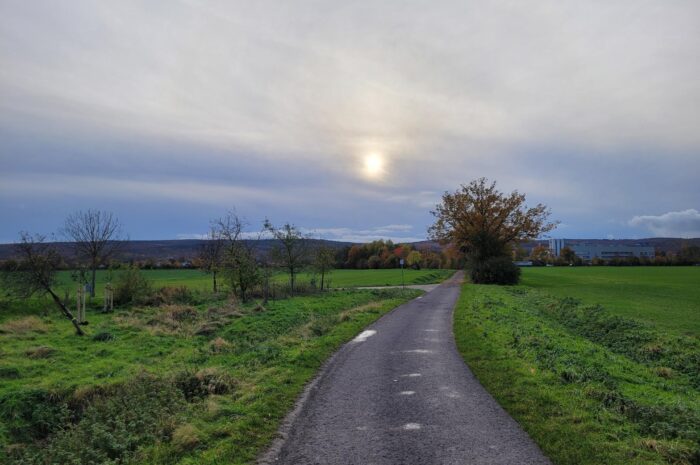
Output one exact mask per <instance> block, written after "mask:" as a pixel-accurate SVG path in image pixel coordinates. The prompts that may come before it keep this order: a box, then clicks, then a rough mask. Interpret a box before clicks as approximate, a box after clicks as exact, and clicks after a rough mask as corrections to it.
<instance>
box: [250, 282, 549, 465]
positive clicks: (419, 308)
mask: <svg viewBox="0 0 700 465" xmlns="http://www.w3.org/2000/svg"><path fill="white" fill-rule="evenodd" d="M461 278H462V275H461V274H459V273H458V274H457V275H455V276H454V277H453V278H451V279H450V280H448V281H446V282H445V283H443V284H441V285H440V286H438V287H437V288H436V289H435V290H433V291H431V292H429V293H427V294H425V295H424V296H422V297H419V298H418V299H415V300H413V301H411V302H408V303H406V304H404V305H402V306H400V307H398V308H396V309H395V310H394V311H393V312H391V313H390V314H388V315H386V316H384V317H383V318H381V319H380V320H378V321H377V322H376V323H374V324H373V325H371V326H369V327H368V328H367V329H366V330H365V331H364V332H362V333H361V334H360V335H358V337H356V338H355V340H353V341H352V342H350V343H348V344H346V345H345V346H343V347H342V348H341V349H340V350H339V351H338V352H337V353H336V354H335V355H334V356H333V358H332V359H331V360H330V361H329V362H328V364H327V365H326V366H325V368H324V370H323V371H322V372H321V374H320V375H319V377H318V378H317V379H316V380H315V381H314V383H312V384H311V385H310V386H309V388H308V389H307V392H306V393H305V394H304V396H303V397H302V400H301V401H300V405H299V406H298V408H297V410H296V411H295V412H293V413H292V414H291V416H290V418H289V419H288V422H287V426H286V427H283V428H282V431H281V433H282V434H281V439H279V440H278V441H277V442H276V444H274V445H273V447H272V448H271V449H270V451H268V453H267V454H266V456H265V457H263V458H262V459H261V461H260V462H261V463H277V464H305V465H306V464H324V465H326V464H358V465H359V464H362V465H372V464H376V465H380V464H381V465H384V464H386V465H388V464H392V465H396V464H406V465H410V464H415V465H430V464H513V465H516V464H517V465H524V464H528V465H536V464H550V462H549V460H548V459H547V458H546V457H544V455H543V454H542V452H540V450H539V448H538V447H537V446H536V445H535V443H534V442H533V441H532V440H531V439H530V438H529V437H528V435H527V434H526V433H525V432H524V431H523V430H522V429H521V428H520V426H519V425H518V424H517V423H516V422H515V421H514V420H513V419H512V418H511V417H510V416H509V415H508V414H507V413H506V412H505V411H504V410H503V409H502V408H501V407H500V406H499V405H498V404H497V403H496V401H495V400H494V399H493V398H492V397H491V396H490V395H489V394H488V393H487V392H486V391H485V390H484V388H483V387H482V386H481V384H479V382H478V381H477V380H476V378H475V377H474V375H473V374H472V373H471V371H470V370H469V368H468V367H467V366H466V365H465V364H464V362H463V360H462V357H461V356H460V354H459V353H458V352H457V348H456V346H455V343H454V338H453V336H452V310H453V308H454V305H455V302H456V301H457V298H458V297H459V290H460V284H459V283H460V281H461Z"/></svg>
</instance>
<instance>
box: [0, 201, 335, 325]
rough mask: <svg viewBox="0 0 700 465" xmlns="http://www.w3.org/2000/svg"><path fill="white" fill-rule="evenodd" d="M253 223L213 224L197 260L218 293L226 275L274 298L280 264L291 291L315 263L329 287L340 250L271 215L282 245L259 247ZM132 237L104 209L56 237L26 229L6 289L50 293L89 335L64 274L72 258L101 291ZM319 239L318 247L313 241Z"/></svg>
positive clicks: (234, 288) (234, 219)
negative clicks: (66, 291) (100, 278)
mask: <svg viewBox="0 0 700 465" xmlns="http://www.w3.org/2000/svg"><path fill="white" fill-rule="evenodd" d="M245 226H246V224H245V221H244V220H243V219H241V218H240V217H239V216H238V215H236V214H235V213H234V212H230V213H228V214H227V215H226V216H224V217H222V218H218V219H216V220H214V221H212V222H211V228H210V232H209V235H208V238H207V240H206V241H204V242H203V245H202V247H201V250H200V253H199V256H198V257H197V260H196V263H197V265H198V266H199V267H200V268H201V269H202V270H203V271H205V272H207V273H209V274H210V275H211V277H212V288H213V289H212V290H213V291H214V292H220V291H221V281H223V282H224V283H225V284H226V290H227V291H229V292H231V293H232V294H234V295H235V296H236V297H238V298H240V299H242V300H244V301H245V300H247V299H248V297H249V292H250V290H251V289H252V288H253V287H255V286H259V287H262V290H263V296H264V299H265V301H267V298H268V294H269V289H270V278H271V276H272V274H273V273H274V271H275V270H278V269H280V268H281V269H284V270H285V271H286V272H287V274H288V276H289V287H288V292H289V294H291V295H294V293H295V292H296V290H297V276H298V274H299V272H301V271H302V270H305V269H308V268H310V269H312V270H313V271H314V273H315V274H317V275H318V276H319V287H320V290H323V289H324V288H326V287H327V286H328V281H327V276H328V273H330V270H331V269H332V268H333V266H334V264H335V251H334V250H332V249H330V248H328V247H327V246H326V245H324V244H323V243H322V242H319V241H312V240H311V237H310V236H308V235H306V234H304V233H303V232H302V231H301V230H300V229H299V228H297V227H296V226H294V225H292V224H290V223H285V224H283V225H281V226H276V225H274V224H272V223H271V222H270V221H269V220H265V222H264V224H263V227H262V230H261V232H260V237H263V236H264V237H267V238H272V239H274V241H275V247H273V248H272V250H271V251H270V253H264V254H261V253H257V252H256V250H255V248H254V244H253V242H251V241H250V240H248V239H249V234H246V233H244V227H245ZM59 238H61V239H63V240H66V241H69V243H70V246H71V247H70V253H69V256H64V255H63V254H61V253H60V251H59V248H58V247H57V244H56V240H57V239H59ZM127 240H128V239H127V238H126V237H125V236H124V234H123V231H122V226H121V223H120V222H119V220H118V219H117V218H116V217H115V216H114V215H113V214H112V213H109V212H103V211H97V210H87V211H80V212H77V213H74V214H71V215H69V216H68V217H67V218H66V220H65V223H64V225H63V227H62V228H61V229H60V230H59V231H58V233H57V234H55V235H53V236H50V237H47V236H44V235H40V234H30V233H28V232H21V233H20V237H19V241H18V242H17V243H16V244H15V252H16V254H15V255H16V257H17V259H16V260H14V259H13V260H9V261H7V262H6V263H5V266H4V270H5V271H6V272H4V273H1V274H0V279H2V283H1V284H2V289H3V292H5V293H7V294H8V295H10V296H14V297H17V298H29V297H31V296H33V295H35V294H45V295H48V296H50V298H51V299H52V300H53V302H54V303H55V304H56V306H57V307H58V309H59V310H60V311H61V313H62V314H63V315H64V316H65V317H66V318H68V319H69V320H70V321H71V322H72V323H73V325H74V327H75V330H76V333H77V334H79V335H82V334H84V333H83V330H82V329H81V327H80V324H79V322H78V321H77V319H76V318H75V317H74V315H73V314H72V312H71V311H70V309H69V308H68V303H67V302H68V298H67V296H65V297H64V298H63V299H61V297H60V296H59V294H58V291H57V273H58V271H60V270H61V269H64V268H65V266H66V264H67V263H72V264H74V265H75V267H76V268H75V269H74V273H72V276H73V278H74V279H75V280H76V281H77V282H78V283H80V284H81V285H83V284H84V285H86V286H87V288H88V290H89V294H90V296H91V297H94V296H95V290H96V273H97V270H98V269H100V268H105V267H112V266H113V265H114V264H115V263H118V262H117V258H118V253H119V251H120V249H122V247H123V246H124V244H125V243H126V241H127ZM312 243H315V244H316V246H314V247H312ZM129 269H130V271H132V272H133V271H134V270H135V269H136V268H135V267H133V264H132V266H131V267H130V268H129ZM136 271H137V270H136Z"/></svg>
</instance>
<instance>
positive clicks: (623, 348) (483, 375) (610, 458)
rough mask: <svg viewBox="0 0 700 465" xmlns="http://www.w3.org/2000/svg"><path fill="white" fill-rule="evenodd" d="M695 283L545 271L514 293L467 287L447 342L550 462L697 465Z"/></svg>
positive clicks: (672, 271) (633, 272)
mask: <svg viewBox="0 0 700 465" xmlns="http://www.w3.org/2000/svg"><path fill="white" fill-rule="evenodd" d="M647 270H648V271H647ZM652 276H653V278H652ZM635 277H639V279H640V281H641V282H640V284H639V285H637V284H636V283H635V280H636V278H635ZM698 278H700V269H698V268H663V269H662V268H654V269H649V268H645V269H640V268H615V269H605V268H586V269H580V270H579V269H552V268H548V269H538V270H525V272H524V279H523V285H520V286H512V287H498V286H475V285H471V284H465V285H464V288H463V293H462V296H461V298H460V301H459V304H458V307H457V311H456V313H455V336H456V339H457V343H458V347H459V349H460V351H461V352H462V354H463V356H464V358H465V360H466V361H467V362H468V363H469V365H470V367H471V368H472V370H473V371H474V373H475V374H476V376H477V377H478V378H479V380H480V381H481V382H482V383H483V384H484V386H485V387H486V388H487V389H488V390H489V392H491V393H492V394H493V395H494V397H496V399H497V400H498V401H499V402H500V403H501V405H502V406H503V407H504V408H505V409H506V410H508V411H509V412H510V413H511V414H512V415H513V417H514V418H516V419H517V420H518V421H519V422H520V424H521V425H522V426H523V427H524V428H525V430H526V431H528V433H529V434H530V435H531V436H532V438H533V439H534V440H535V441H536V442H537V443H538V444H539V445H540V447H541V448H542V449H543V451H544V452H545V453H546V454H547V455H548V456H549V457H550V458H551V459H552V460H553V461H554V462H555V463H557V464H590V465H593V464H606V465H614V464H631V463H633V464H666V463H671V464H697V463H700V447H699V444H700V443H699V441H700V428H699V425H700V395H699V394H700V343H699V342H698V339H697V337H696V336H697V332H696V331H695V328H696V322H697V317H698V312H700V301H699V300H698V299H696V298H695V297H694V296H696V295H697V292H698V290H697V287H695V286H694V285H693V283H697V282H700V281H699V280H698ZM535 286H536V287H535ZM571 296H576V297H571ZM645 296H646V298H645ZM659 299H660V300H659ZM649 300H651V301H652V302H649ZM654 301H656V302H659V301H660V302H661V305H658V306H657V305H655V304H654ZM600 303H602V304H603V305H602V306H601V305H599V304H600ZM609 303H610V306H609ZM625 303H626V304H625ZM629 315H635V316H638V319H635V318H630V317H629ZM667 316H668V317H669V318H671V319H673V321H672V322H671V323H669V322H668V321H666V317H667ZM684 322H685V323H684ZM669 328H670V329H669ZM688 334H690V336H689V335H688Z"/></svg>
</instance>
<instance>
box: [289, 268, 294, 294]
mask: <svg viewBox="0 0 700 465" xmlns="http://www.w3.org/2000/svg"><path fill="white" fill-rule="evenodd" d="M289 293H290V295H292V296H293V295H294V268H292V267H290V268H289Z"/></svg>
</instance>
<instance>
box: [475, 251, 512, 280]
mask: <svg viewBox="0 0 700 465" xmlns="http://www.w3.org/2000/svg"><path fill="white" fill-rule="evenodd" d="M469 276H470V278H471V281H472V282H473V283H475V284H517V283H518V281H519V280H520V268H519V267H518V266H516V265H515V264H514V263H513V262H512V261H511V259H510V257H507V256H504V257H493V258H489V259H487V260H485V261H483V262H474V263H472V266H471V270H470V275H469Z"/></svg>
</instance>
